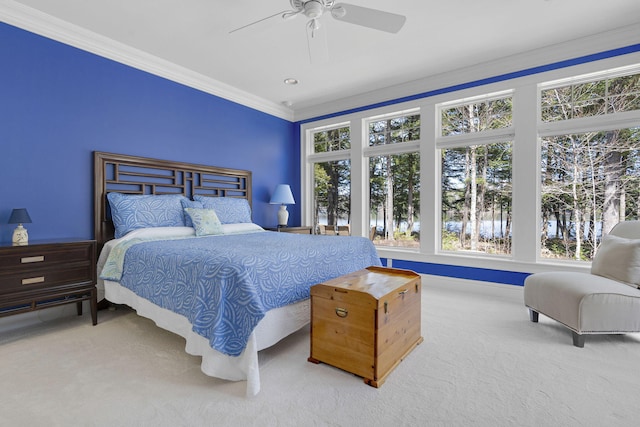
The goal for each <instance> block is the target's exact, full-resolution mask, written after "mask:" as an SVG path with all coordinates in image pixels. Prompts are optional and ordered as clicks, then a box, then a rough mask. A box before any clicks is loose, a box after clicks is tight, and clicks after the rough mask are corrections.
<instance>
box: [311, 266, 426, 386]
mask: <svg viewBox="0 0 640 427" xmlns="http://www.w3.org/2000/svg"><path fill="white" fill-rule="evenodd" d="M420 294H421V282H420V276H419V275H418V274H416V273H414V272H413V271H409V270H400V269H395V268H383V267H367V268H366V269H364V270H360V271H356V272H354V273H351V274H347V275H344V276H341V277H338V278H336V279H333V280H329V281H327V282H325V283H321V284H318V285H315V286H312V287H311V356H310V357H309V359H308V360H309V361H310V362H313V363H320V362H323V363H326V364H329V365H332V366H335V367H337V368H340V369H343V370H345V371H348V372H351V373H353V374H356V375H358V376H361V377H363V378H364V382H365V383H367V384H369V385H371V386H373V387H379V386H380V385H382V383H383V382H384V381H385V380H386V378H387V375H389V373H391V371H392V370H393V369H394V368H395V367H396V366H397V365H398V364H399V363H400V362H401V361H402V359H404V358H405V356H406V355H407V354H409V353H410V352H411V350H413V349H414V348H415V347H416V346H417V345H418V344H420V343H421V342H422V336H421V334H420Z"/></svg>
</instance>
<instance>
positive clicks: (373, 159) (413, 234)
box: [366, 112, 420, 250]
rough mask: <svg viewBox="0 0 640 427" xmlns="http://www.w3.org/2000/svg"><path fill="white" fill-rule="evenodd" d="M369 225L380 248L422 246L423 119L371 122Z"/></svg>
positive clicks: (408, 115)
mask: <svg viewBox="0 0 640 427" xmlns="http://www.w3.org/2000/svg"><path fill="white" fill-rule="evenodd" d="M368 141H369V148H368V149H367V150H366V154H367V155H368V156H369V224H370V227H371V237H373V242H374V244H376V245H379V246H391V247H402V248H405V249H414V250H416V249H418V247H419V245H420V153H419V152H418V150H419V148H420V115H419V114H415V112H406V113H396V114H393V115H390V116H386V117H381V118H376V119H372V120H371V121H369V122H368Z"/></svg>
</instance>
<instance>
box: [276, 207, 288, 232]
mask: <svg viewBox="0 0 640 427" xmlns="http://www.w3.org/2000/svg"><path fill="white" fill-rule="evenodd" d="M287 222H289V211H287V207H286V206H285V205H280V209H279V210H278V227H286V226H287Z"/></svg>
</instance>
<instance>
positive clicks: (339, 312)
mask: <svg viewBox="0 0 640 427" xmlns="http://www.w3.org/2000/svg"><path fill="white" fill-rule="evenodd" d="M348 315H349V311H348V310H347V309H346V308H340V307H336V316H338V317H342V318H345V317H347V316H348Z"/></svg>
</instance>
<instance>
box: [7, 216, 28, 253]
mask: <svg viewBox="0 0 640 427" xmlns="http://www.w3.org/2000/svg"><path fill="white" fill-rule="evenodd" d="M9 224H18V226H17V227H16V229H15V230H14V231H13V240H12V242H13V244H14V245H16V246H22V245H27V244H29V234H28V233H27V229H26V228H24V227H23V226H22V224H31V217H30V216H29V212H27V210H26V209H25V208H19V209H14V210H13V211H11V216H10V217H9Z"/></svg>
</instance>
